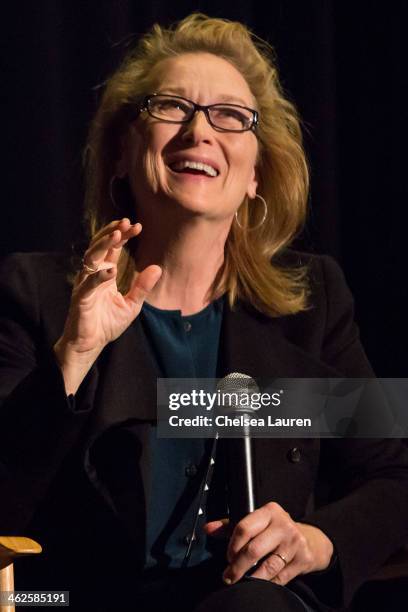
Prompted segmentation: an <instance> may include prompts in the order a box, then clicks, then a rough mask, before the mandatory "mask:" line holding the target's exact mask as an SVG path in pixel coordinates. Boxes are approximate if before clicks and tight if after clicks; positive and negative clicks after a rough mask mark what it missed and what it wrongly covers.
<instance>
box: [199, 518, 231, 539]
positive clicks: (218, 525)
mask: <svg viewBox="0 0 408 612" xmlns="http://www.w3.org/2000/svg"><path fill="white" fill-rule="evenodd" d="M203 531H204V532H205V533H206V534H207V535H209V536H213V537H215V538H222V539H225V538H229V537H230V535H231V527H230V524H229V519H227V518H224V519H220V520H218V521H210V522H209V523H206V524H205V525H203Z"/></svg>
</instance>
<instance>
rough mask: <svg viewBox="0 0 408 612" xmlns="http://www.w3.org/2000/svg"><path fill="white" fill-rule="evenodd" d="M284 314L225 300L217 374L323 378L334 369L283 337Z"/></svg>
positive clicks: (266, 377)
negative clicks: (232, 304)
mask: <svg viewBox="0 0 408 612" xmlns="http://www.w3.org/2000/svg"><path fill="white" fill-rule="evenodd" d="M285 318H286V317H282V318H271V317H268V316H266V315H263V314H261V313H259V312H258V311H257V310H255V309H254V308H252V307H250V306H246V305H244V304H243V303H238V304H237V305H236V307H234V309H233V310H231V309H230V308H229V306H228V304H227V303H226V304H225V308H224V317H223V325H222V330H221V339H220V358H219V364H220V376H221V377H222V376H226V375H227V374H229V373H231V372H239V373H241V374H247V375H248V376H251V377H252V378H255V379H265V380H271V379H272V378H291V377H293V378H325V377H330V376H331V377H336V376H338V373H337V372H336V370H334V369H333V368H331V367H329V366H328V365H326V364H324V363H323V362H322V361H321V360H320V359H319V358H318V357H316V356H315V355H313V354H311V353H310V352H308V351H307V350H305V349H303V348H302V347H301V346H298V345H295V344H293V343H292V342H290V341H289V340H288V339H287V338H286V337H285V332H284V324H283V321H284V319H285Z"/></svg>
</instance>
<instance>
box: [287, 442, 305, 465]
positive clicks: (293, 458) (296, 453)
mask: <svg viewBox="0 0 408 612" xmlns="http://www.w3.org/2000/svg"><path fill="white" fill-rule="evenodd" d="M301 457H302V453H301V451H300V448H297V446H295V447H294V448H291V449H290V451H289V452H288V459H289V461H290V462H291V463H299V461H300V459H301Z"/></svg>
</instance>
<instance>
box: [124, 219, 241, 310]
mask: <svg viewBox="0 0 408 612" xmlns="http://www.w3.org/2000/svg"><path fill="white" fill-rule="evenodd" d="M230 223H231V221H230V220H228V221H226V220H223V221H220V222H216V221H214V220H211V221H209V220H207V219H203V218H202V217H198V216H196V217H193V218H190V219H187V220H184V221H183V222H179V223H174V219H173V223H172V224H171V225H169V224H166V223H163V222H162V223H160V225H159V224H157V220H156V223H155V224H153V223H149V221H145V222H143V221H142V224H143V231H142V233H141V234H140V236H139V237H138V238H137V239H136V240H137V246H136V250H135V253H134V259H135V264H136V269H137V270H143V269H144V268H145V267H146V266H147V265H149V264H157V265H160V266H161V267H162V269H163V274H162V276H161V278H160V281H159V282H158V283H157V285H156V286H155V288H154V289H153V291H152V292H151V293H150V294H149V296H148V299H147V302H148V303H149V304H152V305H153V306H156V307H157V308H163V309H168V310H181V312H182V314H183V315H189V314H194V313H195V312H199V311H200V310H202V309H203V308H205V307H206V306H207V305H208V304H209V303H210V301H211V289H212V286H213V283H214V279H215V277H216V275H217V273H218V271H219V270H220V268H221V267H222V265H223V263H224V247H225V241H226V239H227V236H228V232H229V228H230Z"/></svg>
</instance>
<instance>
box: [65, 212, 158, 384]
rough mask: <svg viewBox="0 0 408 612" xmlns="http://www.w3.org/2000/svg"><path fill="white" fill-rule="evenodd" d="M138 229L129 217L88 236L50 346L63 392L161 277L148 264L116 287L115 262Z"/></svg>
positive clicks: (81, 375) (122, 328)
mask: <svg viewBox="0 0 408 612" xmlns="http://www.w3.org/2000/svg"><path fill="white" fill-rule="evenodd" d="M141 231H142V226H141V224H140V223H136V224H135V225H131V223H130V221H129V219H122V220H120V221H113V222H112V223H110V224H109V225H106V226H105V227H103V228H102V229H101V230H100V231H99V232H98V233H97V234H96V235H95V236H94V237H93V239H92V241H91V243H90V245H89V248H88V249H87V251H86V253H85V255H84V259H83V263H84V266H83V268H82V270H81V271H80V272H79V273H78V274H77V276H76V279H75V282H74V287H73V291H72V297H71V303H70V307H69V312H68V317H67V319H66V322H65V326H64V331H63V334H62V336H61V338H60V339H59V340H58V341H57V343H56V344H55V346H54V352H55V355H56V357H57V360H58V362H59V364H60V367H61V370H62V372H63V376H64V381H65V388H66V392H67V393H75V392H76V391H77V389H78V387H79V385H80V383H81V382H82V380H83V378H84V377H85V375H86V373H87V372H88V371H89V369H90V368H91V366H92V364H93V363H94V362H95V360H96V359H97V357H98V355H99V354H100V352H101V351H102V350H103V349H104V348H105V346H106V345H107V344H109V342H112V341H113V340H115V339H116V338H118V337H119V336H120V335H121V334H122V333H123V332H124V331H125V329H126V328H127V327H129V325H130V324H131V323H132V321H133V320H134V319H135V318H136V317H137V315H138V314H139V313H140V310H141V308H142V305H143V302H144V300H145V298H146V296H147V295H148V293H149V292H150V291H151V290H152V289H153V287H154V286H155V284H156V283H157V281H158V280H159V278H160V276H161V268H160V267H159V266H155V265H151V266H148V267H147V268H145V269H144V270H143V271H142V272H140V273H138V274H136V273H135V277H134V279H133V282H132V284H131V287H130V289H129V291H128V292H127V294H126V295H122V294H121V293H120V292H119V291H118V288H117V284H116V276H117V262H118V260H119V256H120V253H121V250H122V247H123V245H124V244H126V242H127V241H128V240H130V239H131V238H134V237H135V236H137V235H138V234H140V232H141Z"/></svg>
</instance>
